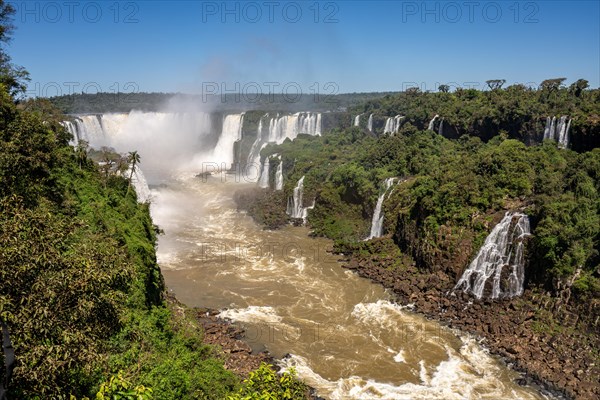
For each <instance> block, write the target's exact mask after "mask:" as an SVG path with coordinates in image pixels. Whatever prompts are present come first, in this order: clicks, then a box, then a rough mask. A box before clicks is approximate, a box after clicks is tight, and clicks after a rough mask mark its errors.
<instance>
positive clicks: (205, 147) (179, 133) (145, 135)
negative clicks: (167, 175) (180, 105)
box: [66, 111, 233, 181]
mask: <svg viewBox="0 0 600 400" xmlns="http://www.w3.org/2000/svg"><path fill="white" fill-rule="evenodd" d="M211 121H212V117H211V115H210V114H208V113H203V112H189V113H168V112H142V111H131V112H130V113H128V114H127V113H108V114H99V115H79V116H76V117H73V120H72V123H73V125H74V128H75V129H74V130H75V132H76V134H77V139H78V142H79V141H81V140H85V141H86V142H88V143H89V145H90V147H92V148H95V149H100V148H101V147H103V146H108V147H111V148H113V149H114V150H115V151H117V152H119V153H127V152H130V151H138V153H139V154H140V155H141V157H142V160H143V163H144V172H145V173H146V176H147V177H148V178H149V180H150V181H152V180H153V179H155V178H157V177H158V175H162V174H163V173H164V171H169V170H173V169H174V168H185V169H187V168H190V169H194V170H197V169H198V164H199V163H200V162H205V161H212V157H213V149H214V147H215V143H216V141H217V139H218V137H217V135H215V134H214V131H213V127H212V122H211ZM66 125H67V127H68V125H69V124H66ZM68 129H70V128H68ZM222 144H223V143H222ZM227 153H230V154H231V155H230V156H229V157H231V158H232V157H233V143H232V144H231V149H230V151H229V152H227ZM218 161H221V160H218Z"/></svg>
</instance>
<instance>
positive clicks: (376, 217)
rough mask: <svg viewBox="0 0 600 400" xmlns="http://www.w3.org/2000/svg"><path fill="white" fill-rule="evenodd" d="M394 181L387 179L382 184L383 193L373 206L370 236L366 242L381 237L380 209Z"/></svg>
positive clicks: (381, 217)
mask: <svg viewBox="0 0 600 400" xmlns="http://www.w3.org/2000/svg"><path fill="white" fill-rule="evenodd" d="M395 179H396V178H387V179H386V180H385V181H384V183H383V191H382V192H381V194H380V195H379V198H378V199H377V205H376V206H375V211H374V212H373V219H372V221H371V234H370V235H369V237H368V238H367V240H368V239H373V238H376V237H380V236H381V235H383V217H384V215H383V214H382V213H381V209H382V207H383V201H384V200H385V195H386V194H387V192H388V190H389V189H390V188H391V187H392V185H393V184H394V180H395Z"/></svg>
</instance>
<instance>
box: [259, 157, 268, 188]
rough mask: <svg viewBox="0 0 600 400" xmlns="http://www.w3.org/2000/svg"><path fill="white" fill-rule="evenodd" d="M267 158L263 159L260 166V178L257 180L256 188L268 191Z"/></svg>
mask: <svg viewBox="0 0 600 400" xmlns="http://www.w3.org/2000/svg"><path fill="white" fill-rule="evenodd" d="M269 163H270V161H269V157H265V160H264V161H263V165H262V170H261V173H260V178H259V179H258V187H259V188H261V189H268V188H269V181H270V179H269V178H270V177H269Z"/></svg>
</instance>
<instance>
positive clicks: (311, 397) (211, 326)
mask: <svg viewBox="0 0 600 400" xmlns="http://www.w3.org/2000/svg"><path fill="white" fill-rule="evenodd" d="M194 311H195V313H196V315H195V316H196V320H197V321H198V322H199V323H200V324H201V326H202V328H203V329H204V340H203V342H204V343H206V344H210V345H213V346H216V347H217V348H218V349H219V350H220V355H221V357H222V359H223V361H224V363H225V368H227V369H228V370H230V371H232V372H233V373H235V374H236V375H238V376H240V377H242V378H244V379H245V378H247V377H248V375H249V374H250V372H252V371H254V370H256V369H258V367H260V365H261V364H262V363H263V362H264V363H267V364H271V365H274V366H275V368H276V369H278V368H279V367H278V366H277V365H276V364H275V361H276V360H275V359H274V358H273V356H271V354H270V353H269V352H268V351H262V352H253V351H252V348H251V347H250V346H249V345H248V343H246V342H245V341H244V338H245V337H246V334H245V332H244V330H243V329H241V328H239V327H237V326H235V324H233V323H231V322H230V321H228V320H224V319H222V318H219V316H218V314H219V311H217V310H213V309H209V308H197V309H194ZM306 398H307V399H308V400H324V399H323V398H321V397H319V396H317V394H316V390H315V389H314V388H312V387H308V392H307V393H306Z"/></svg>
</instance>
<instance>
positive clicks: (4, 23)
mask: <svg viewBox="0 0 600 400" xmlns="http://www.w3.org/2000/svg"><path fill="white" fill-rule="evenodd" d="M14 13H15V9H14V7H13V6H12V5H11V4H10V3H6V2H4V0H0V83H1V84H4V86H5V87H6V89H7V90H8V92H9V93H10V95H11V96H12V97H13V98H14V97H18V96H19V95H20V94H23V93H25V90H26V89H27V82H28V81H29V72H27V70H25V68H23V67H21V66H18V65H14V64H13V63H11V58H10V56H9V55H8V54H7V53H6V52H5V51H4V48H3V47H4V46H3V45H4V44H6V43H8V42H10V40H11V34H12V32H13V31H14V29H15V27H14V26H13V24H12V17H13V15H14Z"/></svg>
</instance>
